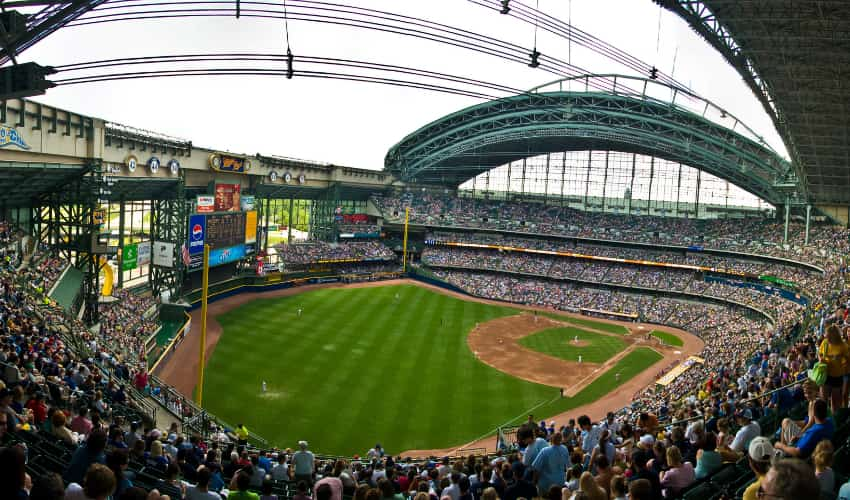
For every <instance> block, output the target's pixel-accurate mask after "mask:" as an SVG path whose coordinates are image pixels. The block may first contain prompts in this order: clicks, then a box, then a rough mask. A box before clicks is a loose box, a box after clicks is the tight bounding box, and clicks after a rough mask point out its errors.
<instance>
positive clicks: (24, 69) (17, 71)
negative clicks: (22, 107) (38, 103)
mask: <svg viewBox="0 0 850 500" xmlns="http://www.w3.org/2000/svg"><path fill="white" fill-rule="evenodd" d="M54 73H56V70H55V69H53V68H52V67H50V66H41V65H39V64H36V63H34V62H28V63H24V64H15V65H13V66H8V67H5V68H0V99H18V98H22V97H32V96H36V95H42V94H44V93H45V92H47V89H49V88H53V87H55V86H56V84H55V83H53V82H51V81H49V80H47V79H46V78H45V77H46V76H47V75H52V74H54Z"/></svg>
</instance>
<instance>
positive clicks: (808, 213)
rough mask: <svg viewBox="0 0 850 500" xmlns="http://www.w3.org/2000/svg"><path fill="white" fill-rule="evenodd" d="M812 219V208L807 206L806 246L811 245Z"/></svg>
mask: <svg viewBox="0 0 850 500" xmlns="http://www.w3.org/2000/svg"><path fill="white" fill-rule="evenodd" d="M811 219H812V206H811V205H806V236H805V244H806V245H808V244H809V225H810V223H811Z"/></svg>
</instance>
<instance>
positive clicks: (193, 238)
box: [189, 215, 207, 255]
mask: <svg viewBox="0 0 850 500" xmlns="http://www.w3.org/2000/svg"><path fill="white" fill-rule="evenodd" d="M206 229H207V218H206V217H205V216H203V215H190V216H189V254H190V255H193V254H199V253H203V252H204V235H205V233H206V232H207V231H206Z"/></svg>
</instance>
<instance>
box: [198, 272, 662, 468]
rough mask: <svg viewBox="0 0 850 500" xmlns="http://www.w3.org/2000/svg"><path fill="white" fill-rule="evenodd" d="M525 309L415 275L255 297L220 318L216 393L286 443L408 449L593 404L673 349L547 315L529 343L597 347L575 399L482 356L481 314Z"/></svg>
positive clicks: (543, 347) (227, 416)
mask: <svg viewBox="0 0 850 500" xmlns="http://www.w3.org/2000/svg"><path fill="white" fill-rule="evenodd" d="M523 317H525V318H528V319H527V322H528V323H529V324H530V322H531V316H530V315H529V314H528V313H527V312H526V313H525V314H523V315H520V311H519V310H518V309H514V308H511V307H504V306H498V305H492V304H485V303H480V302H476V301H470V300H462V299H460V298H456V297H453V296H449V295H446V294H443V293H436V292H434V291H431V290H429V289H427V288H423V287H420V286H412V285H392V286H376V287H365V288H327V289H319V290H314V291H309V292H305V293H300V294H296V295H291V296H286V297H279V298H273V299H264V298H261V299H258V300H253V301H251V302H249V303H247V304H244V305H241V306H239V307H237V308H236V309H233V310H231V311H229V312H226V313H223V314H220V315H219V316H218V317H217V320H218V322H219V323H220V324H221V326H222V328H223V333H222V335H221V338H220V339H219V340H218V343H217V345H216V347H215V350H214V352H213V355H212V357H211V359H210V360H209V362H208V364H207V369H206V376H205V379H204V380H205V381H204V404H205V406H206V407H207V408H208V409H209V410H210V411H211V412H213V413H214V414H216V415H218V416H219V417H221V418H223V419H224V420H226V421H228V422H230V423H232V424H236V423H240V422H242V423H245V424H246V425H247V426H248V428H249V429H250V430H252V431H255V432H257V433H258V434H259V435H261V436H263V437H265V438H266V439H268V440H269V441H270V442H272V443H274V444H275V445H277V446H282V447H286V446H289V447H294V446H295V444H296V442H297V441H298V440H300V439H306V440H308V441H309V442H310V446H311V448H313V449H315V450H319V451H321V452H323V453H329V454H341V455H352V454H358V453H359V454H363V453H364V452H365V451H366V450H368V449H369V448H370V447H372V446H374V444H375V443H376V442H379V443H381V444H382V445H383V446H384V447H385V449H387V450H388V451H389V452H391V453H397V452H400V451H404V450H411V449H434V448H446V447H451V446H459V445H462V444H463V443H467V442H470V441H473V440H475V439H477V438H480V437H482V436H483V435H485V434H487V433H489V432H491V431H492V430H494V429H495V428H496V427H497V426H500V425H504V424H507V423H510V422H519V421H521V420H524V419H525V417H526V415H527V414H528V412H529V411H534V413H535V414H537V415H540V416H547V415H554V414H557V413H559V412H563V411H566V410H568V409H570V408H575V407H578V406H581V405H583V404H587V403H589V402H592V401H594V400H595V399H597V398H599V397H600V396H603V395H606V394H608V393H609V392H611V391H613V390H614V389H615V388H616V387H618V386H619V385H622V384H624V383H626V382H627V381H628V380H629V379H631V378H632V377H634V376H635V375H637V374H639V373H641V372H643V371H645V370H646V369H647V368H649V367H650V366H652V365H653V364H655V363H656V362H657V361H659V360H660V359H661V358H662V356H661V354H659V353H658V352H656V351H655V350H653V349H650V348H647V347H636V346H633V348H632V349H630V350H629V351H628V352H625V353H624V351H623V348H624V347H625V344H624V343H623V341H622V340H621V339H622V338H623V333H624V332H623V331H620V329H619V328H617V329H614V330H616V333H611V330H612V328H611V325H610V324H606V323H601V322H594V321H592V320H587V321H582V324H581V325H579V324H577V323H572V324H567V323H564V324H563V325H561V326H563V328H547V329H544V327H543V325H542V324H541V326H540V328H539V329H540V330H542V331H540V332H536V333H533V334H532V335H529V336H528V337H527V338H525V339H523V342H524V343H525V344H528V345H527V346H525V347H520V346H519V344H517V346H516V348H517V349H529V350H532V351H536V352H537V353H538V354H540V353H543V354H542V355H545V356H547V357H548V358H549V359H552V360H553V362H555V363H566V361H562V359H563V360H569V359H572V358H573V357H574V356H577V355H578V354H579V353H581V352H583V353H584V355H585V356H587V357H586V358H585V361H586V363H585V364H584V365H583V366H584V367H585V368H587V369H590V368H592V367H597V368H595V370H594V371H595V372H598V373H594V374H593V376H592V377H591V378H590V379H589V380H587V383H586V384H584V385H583V386H582V388H581V390H578V391H576V393H575V394H574V395H573V397H564V398H561V397H560V396H559V394H560V388H559V387H554V386H551V385H543V384H539V383H534V382H530V381H527V380H524V379H522V378H519V377H515V376H512V375H509V374H508V373H506V370H500V369H498V368H496V367H494V366H491V364H487V363H484V362H482V361H481V360H479V358H478V356H477V354H478V353H477V352H473V351H472V350H471V349H470V347H469V345H468V343H467V336H468V335H469V334H470V331H472V330H473V329H478V328H477V327H478V326H479V325H482V326H486V325H488V324H494V323H496V322H497V320H498V321H503V320H507V319H512V318H513V319H517V318H519V319H522V318H523ZM500 318H501V319H500ZM537 319H538V318H536V317H534V324H535V326H536V323H537ZM540 319H541V323H542V322H543V320H545V321H549V322H551V321H552V320H550V319H549V318H542V317H541V318H540ZM565 321H568V319H565ZM547 326H551V325H547ZM531 330H534V329H533V328H532V329H531ZM623 330H626V329H625V328H623ZM576 336H579V340H580V342H578V343H576V342H575V337H576ZM495 342H496V340H495V338H494V339H493V343H495ZM499 342H501V340H500V341H499ZM582 349H586V350H584V351H582ZM618 353H619V354H620V356H619V357H617V358H616V359H613V360H611V359H610V358H611V357H612V356H616V355H617V354H618ZM557 358H561V359H557ZM606 360H609V362H607V363H606ZM531 368H532V369H533V368H534V367H531ZM507 371H510V370H507ZM512 373H513V372H512ZM264 381H265V383H266V388H265V391H263V382H264Z"/></svg>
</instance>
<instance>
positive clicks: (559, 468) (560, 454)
mask: <svg viewBox="0 0 850 500" xmlns="http://www.w3.org/2000/svg"><path fill="white" fill-rule="evenodd" d="M562 439H563V436H562V435H561V433H560V432H556V433H554V434H553V435H552V441H551V442H552V444H551V445H550V446H548V447H546V448H544V449H543V450H541V451H540V453H538V454H537V457H536V458H535V459H534V463H533V464H532V468H533V469H534V472H535V475H536V477H537V490H538V491H539V492H541V494H545V493H546V492H548V491H549V488H550V487H551V486H559V487H560V486H562V485H563V484H564V480H565V479H566V478H565V477H564V476H565V473H566V470H567V468H568V467H570V452H569V451H568V450H567V447H566V446H564V445H563V444H561V441H562Z"/></svg>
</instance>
